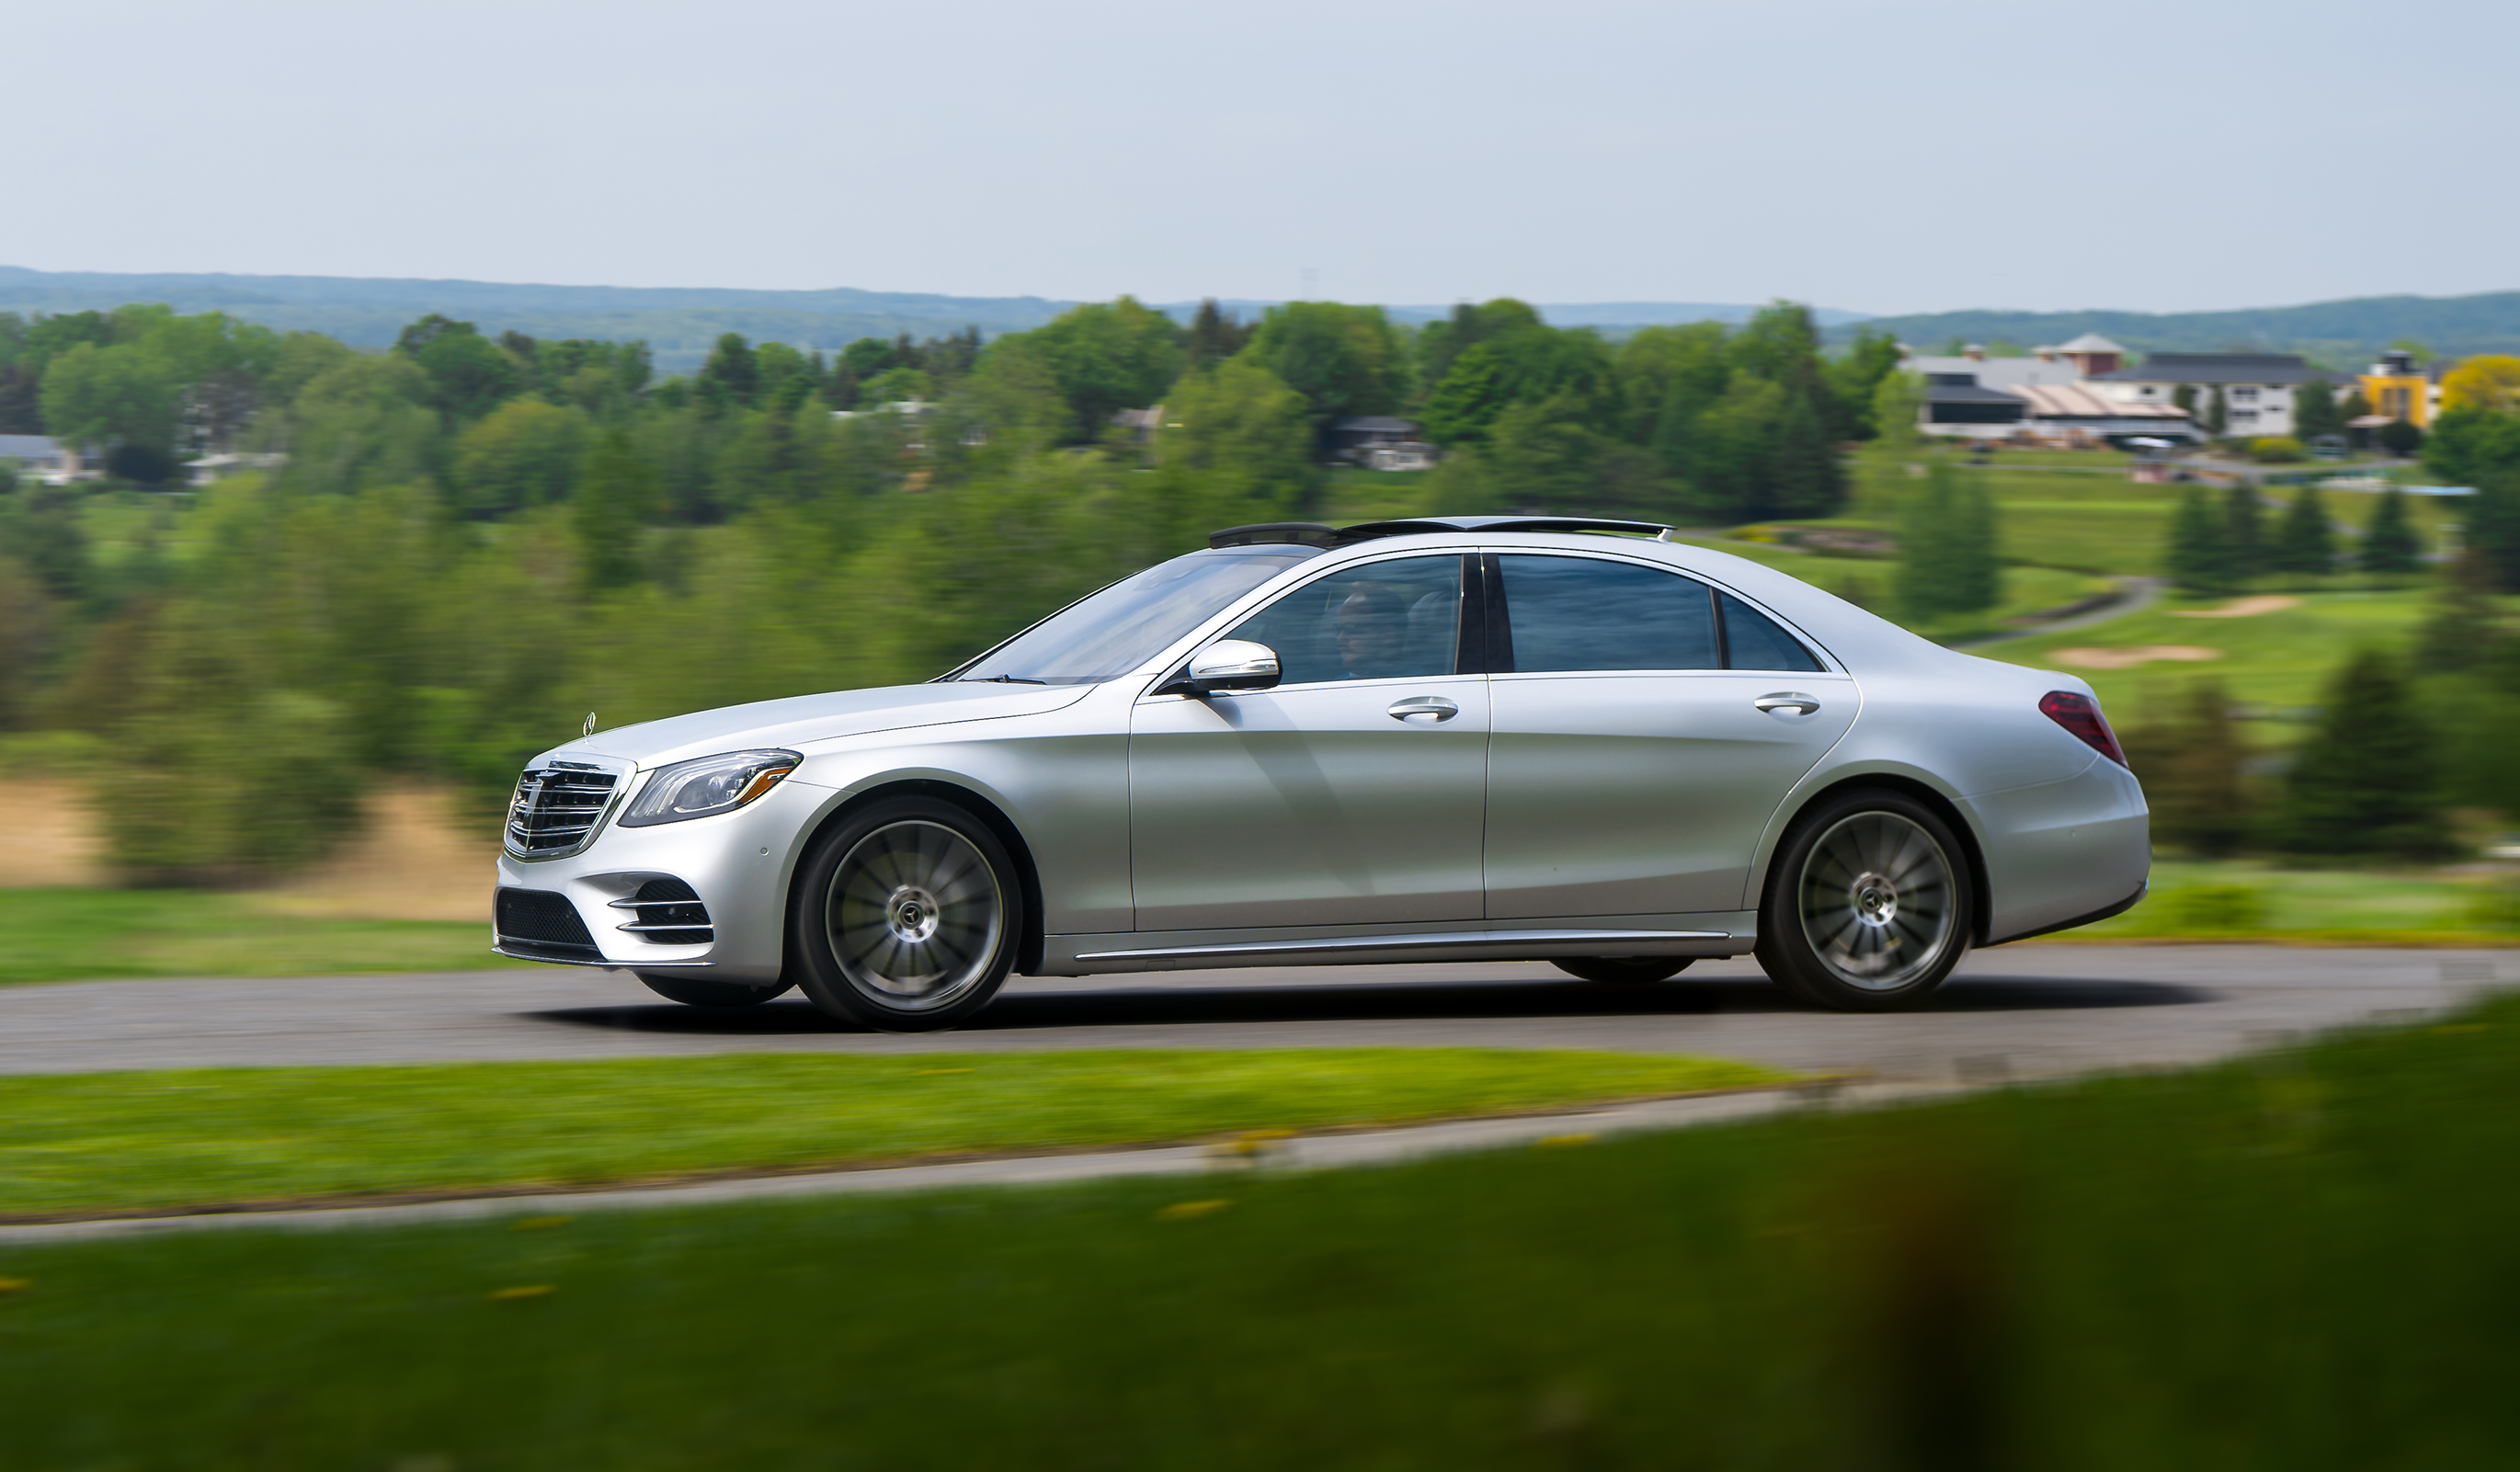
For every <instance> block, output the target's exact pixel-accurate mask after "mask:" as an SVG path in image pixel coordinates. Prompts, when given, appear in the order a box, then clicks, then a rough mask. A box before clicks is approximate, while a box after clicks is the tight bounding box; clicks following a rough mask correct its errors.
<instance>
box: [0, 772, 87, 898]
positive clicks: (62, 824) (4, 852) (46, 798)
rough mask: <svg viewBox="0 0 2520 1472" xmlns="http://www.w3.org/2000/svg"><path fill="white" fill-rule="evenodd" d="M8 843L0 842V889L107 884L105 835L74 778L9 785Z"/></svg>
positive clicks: (15, 782) (48, 779)
mask: <svg viewBox="0 0 2520 1472" xmlns="http://www.w3.org/2000/svg"><path fill="white" fill-rule="evenodd" d="M8 791H9V808H10V816H9V841H8V842H7V843H5V844H0V888H5V889H35V888H48V887H51V886H54V885H65V886H75V887H79V888H86V887H89V886H92V885H99V884H111V883H112V882H113V877H112V875H111V874H109V873H107V872H106V870H105V864H104V858H105V840H104V835H103V834H101V833H99V832H98V831H97V823H96V814H95V813H93V812H92V811H90V810H89V808H88V805H87V799H86V796H85V794H84V793H82V792H81V791H80V790H79V787H78V784H77V783H75V782H67V781H56V780H53V779H50V778H35V779H20V780H19V781H12V782H10V783H9V784H8Z"/></svg>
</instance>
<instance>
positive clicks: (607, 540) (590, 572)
mask: <svg viewBox="0 0 2520 1472" xmlns="http://www.w3.org/2000/svg"><path fill="white" fill-rule="evenodd" d="M664 501H665V498H664V494H663V492H662V491H660V490H659V489H658V488H657V485H656V472H655V471H654V470H653V469H652V468H649V466H648V463H647V462H646V461H644V460H642V459H640V458H639V455H638V453H637V451H635V450H634V449H632V448H631V444H630V439H629V436H627V435H625V434H622V433H620V432H619V431H617V430H616V431H614V432H612V433H609V434H607V435H605V436H604V437H603V438H602V439H601V440H599V441H598V442H597V443H596V446H595V449H594V450H593V452H592V453H590V454H589V455H588V456H587V458H586V468H585V470H584V472H583V483H582V484H581V485H580V486H579V487H578V492H577V496H576V499H575V500H574V501H572V502H571V503H570V505H569V509H568V512H569V514H568V519H569V530H570V531H571V532H572V533H574V534H575V536H576V538H577V548H578V573H579V576H580V578H581V579H582V580H583V581H584V583H585V585H586V587H587V588H588V589H589V590H603V589H607V588H620V587H625V586H627V585H629V584H631V583H635V582H637V581H639V579H640V578H642V577H643V576H645V575H646V565H645V562H644V560H643V558H641V557H640V552H641V550H642V544H643V543H644V541H645V539H646V536H647V529H648V523H649V522H651V521H652V520H654V519H655V516H656V513H657V512H659V511H660V510H662V509H663V507H664Z"/></svg>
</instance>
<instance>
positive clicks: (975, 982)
mask: <svg viewBox="0 0 2520 1472" xmlns="http://www.w3.org/2000/svg"><path fill="white" fill-rule="evenodd" d="M793 911H794V914H793V915H792V916H791V928H790V932H789V936H788V939H789V942H790V945H791V950H792V954H793V955H794V956H795V958H796V959H797V961H798V962H799V963H800V965H799V967H798V969H799V971H800V973H801V974H800V975H799V977H798V983H799V985H801V986H802V987H803V988H804V991H805V995H806V996H807V997H809V998H811V999H813V1003H814V1004H815V1005H816V1006H818V1007H821V1008H822V1009H823V1010H824V1011H826V1012H828V1013H830V1014H831V1015H832V1016H834V1017H837V1018H839V1019H840V1020H842V1021H844V1022H852V1023H855V1024H857V1025H859V1026H861V1027H872V1028H878V1029H881V1030H884V1031H887V1032H926V1031H930V1030H933V1029H936V1028H946V1027H953V1026H955V1025H956V1024H958V1023H960V1022H962V1021H964V1020H965V1019H967V1018H968V1017H969V1016H971V1015H972V1014H973V1013H974V1012H977V1011H979V1010H980V1008H982V1007H984V1006H987V1005H988V1004H989V1001H990V999H991V998H993V997H995V996H997V994H998V988H999V987H1000V986H1003V985H1004V984H1005V983H1006V979H1007V972H1008V971H1009V970H1010V969H1012V966H1013V964H1014V957H1015V948H1016V945H1017V944H1018V942H1019V941H1020V939H1021V937H1022V935H1023V886H1022V885H1021V884H1019V883H1018V882H1016V878H1015V868H1014V864H1013V862H1012V860H1011V859H1010V858H1009V857H1008V855H1007V851H1006V846H1005V845H1004V844H1002V843H1000V842H999V841H998V837H997V835H996V834H995V833H992V832H990V831H989V829H988V826H987V825H985V824H982V823H981V822H979V821H978V820H977V819H975V818H973V817H972V816H971V815H970V814H968V813H967V812H965V811H963V810H962V809H961V808H958V807H955V806H953V805H952V804H950V803H943V802H935V801H930V800H927V799H924V798H909V799H902V800H897V801H891V802H882V803H877V804H876V805H874V806H872V807H869V808H867V809H865V810H864V811H862V812H860V813H857V814H854V815H852V816H851V817H850V818H849V819H848V821H847V822H845V823H842V824H841V825H839V826H838V827H836V828H834V829H832V831H831V832H830V833H828V834H826V835H825V836H824V837H823V839H822V840H821V841H820V842H819V843H817V844H816V845H815V848H814V851H813V853H812V854H811V855H810V856H809V857H808V858H807V859H806V861H805V868H804V871H803V873H802V875H801V877H800V878H799V880H798V883H797V887H796V900H795V904H794V906H793Z"/></svg>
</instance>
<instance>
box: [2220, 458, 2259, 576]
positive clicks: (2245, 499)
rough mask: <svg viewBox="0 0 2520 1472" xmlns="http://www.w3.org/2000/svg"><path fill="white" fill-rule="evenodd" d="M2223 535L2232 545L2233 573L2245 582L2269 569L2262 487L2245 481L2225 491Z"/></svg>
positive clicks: (2232, 574)
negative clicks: (2262, 507) (2259, 495)
mask: <svg viewBox="0 0 2520 1472" xmlns="http://www.w3.org/2000/svg"><path fill="white" fill-rule="evenodd" d="M2223 536H2224V540H2225V541H2226V542H2227V543H2228V545H2229V547H2230V549H2231V576H2232V577H2234V578H2236V579H2238V580H2239V581H2241V582H2246V581H2248V580H2249V579H2250V578H2253V577H2256V576H2257V575H2258V574H2259V573H2262V572H2264V571H2266V570H2267V563H2268V561H2269V558H2268V548H2267V534H2266V518H2265V516H2264V514H2263V513H2262V510H2261V508H2260V505H2259V502H2258V488H2257V487H2256V486H2253V485H2251V484H2249V483H2248V482H2247V481H2245V480H2244V481H2241V482H2239V483H2238V484H2236V485H2234V486H2232V487H2231V488H2230V489H2229V490H2228V491H2226V492H2225V493H2224V494H2223Z"/></svg>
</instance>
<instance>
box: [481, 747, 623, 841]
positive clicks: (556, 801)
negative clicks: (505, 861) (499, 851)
mask: <svg viewBox="0 0 2520 1472" xmlns="http://www.w3.org/2000/svg"><path fill="white" fill-rule="evenodd" d="M620 781H621V780H620V779H619V778H617V777H614V776H613V775H612V774H611V773H609V772H607V771H604V770H603V769H602V768H599V767H589V766H586V765H584V764H583V763H579V762H553V763H552V764H551V765H549V766H547V767H528V768H526V769H525V775H524V776H523V777H520V778H518V779H517V795H516V799H515V800H514V801H512V802H510V803H509V804H508V852H510V853H512V854H515V855H516V856H517V858H519V859H563V858H566V857H567V856H569V855H570V854H573V853H576V852H577V851H578V850H579V849H582V848H584V847H586V844H587V840H588V839H590V838H592V837H594V836H595V825H596V824H598V823H599V822H601V821H603V818H604V810H605V809H606V808H607V807H609V806H610V805H611V802H612V789H613V788H614V787H616V786H618V785H619V784H620Z"/></svg>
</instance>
